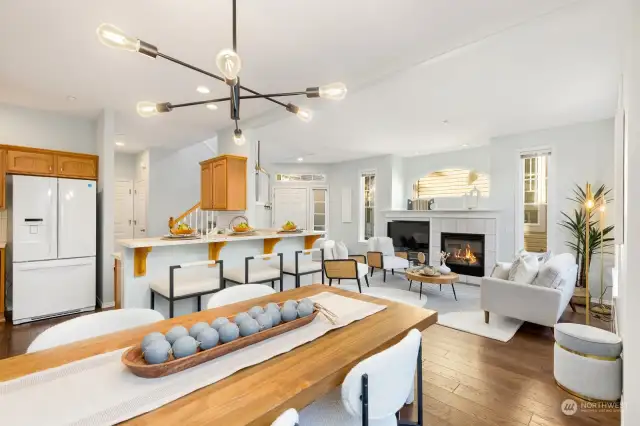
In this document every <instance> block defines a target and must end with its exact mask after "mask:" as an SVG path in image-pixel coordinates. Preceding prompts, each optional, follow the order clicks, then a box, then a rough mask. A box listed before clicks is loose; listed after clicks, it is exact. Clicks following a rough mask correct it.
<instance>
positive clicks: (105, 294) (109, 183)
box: [96, 109, 116, 306]
mask: <svg viewBox="0 0 640 426" xmlns="http://www.w3.org/2000/svg"><path fill="white" fill-rule="evenodd" d="M115 136H116V132H115V114H114V112H113V111H112V110H109V109H105V110H103V111H102V112H101V113H100V115H99V116H98V121H97V126H96V143H97V145H98V146H97V152H98V155H99V162H98V253H97V259H96V263H97V266H98V273H97V281H98V288H97V293H96V294H97V297H98V299H99V300H100V302H101V306H112V304H113V302H114V295H113V258H112V253H113V249H114V248H113V232H114V223H113V221H114V212H113V209H114V204H115V193H114V184H115V153H114V140H115Z"/></svg>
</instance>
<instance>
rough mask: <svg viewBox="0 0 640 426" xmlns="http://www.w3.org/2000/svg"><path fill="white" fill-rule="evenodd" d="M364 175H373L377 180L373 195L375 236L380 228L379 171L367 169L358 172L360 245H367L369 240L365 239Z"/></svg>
mask: <svg viewBox="0 0 640 426" xmlns="http://www.w3.org/2000/svg"><path fill="white" fill-rule="evenodd" d="M364 175H373V176H374V177H375V178H376V179H375V181H376V182H375V187H374V188H375V190H374V194H373V235H372V236H375V235H377V234H376V228H377V227H378V226H379V224H378V220H376V219H377V218H376V213H377V208H378V171H377V170H376V169H367V170H360V171H359V172H358V204H359V209H358V241H359V242H360V243H367V242H368V240H367V239H366V238H365V235H364V231H365V215H364V207H365V206H364V204H365V202H364V179H363V177H364Z"/></svg>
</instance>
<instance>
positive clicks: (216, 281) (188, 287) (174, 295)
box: [149, 260, 223, 318]
mask: <svg viewBox="0 0 640 426" xmlns="http://www.w3.org/2000/svg"><path fill="white" fill-rule="evenodd" d="M209 265H219V268H218V269H219V271H218V272H219V278H214V277H212V276H211V275H207V274H202V273H201V274H195V273H194V274H191V275H190V276H189V275H186V276H183V277H181V278H180V280H179V281H180V282H179V283H177V284H176V282H175V281H176V280H175V271H176V269H183V268H192V267H194V266H209ZM222 265H223V262H222V260H203V261H200V262H188V263H182V264H180V265H172V266H169V279H168V280H166V279H154V280H153V281H151V282H150V283H149V289H150V290H151V309H154V306H155V295H156V294H157V295H159V296H161V297H162V298H164V299H166V300H168V301H169V318H173V303H174V302H175V301H176V300H182V299H189V298H192V297H197V298H198V312H199V311H200V310H201V309H202V299H201V297H202V296H204V295H205V294H211V293H215V292H217V291H219V290H220V288H221V287H220V283H222V282H223V279H222V277H223V266H222ZM207 271H208V269H207Z"/></svg>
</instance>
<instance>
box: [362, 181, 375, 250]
mask: <svg viewBox="0 0 640 426" xmlns="http://www.w3.org/2000/svg"><path fill="white" fill-rule="evenodd" d="M375 199H376V174H375V173H374V172H363V173H362V174H361V175H360V206H361V209H360V241H366V240H368V239H369V238H371V237H373V234H374V228H375V214H376V211H375Z"/></svg>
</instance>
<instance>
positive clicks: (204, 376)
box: [0, 292, 386, 426]
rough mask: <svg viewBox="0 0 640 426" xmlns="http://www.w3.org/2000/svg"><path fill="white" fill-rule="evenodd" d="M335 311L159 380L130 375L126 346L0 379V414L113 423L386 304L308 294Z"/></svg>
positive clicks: (25, 420)
mask: <svg viewBox="0 0 640 426" xmlns="http://www.w3.org/2000/svg"><path fill="white" fill-rule="evenodd" d="M311 299H313V300H314V301H316V302H318V303H320V304H322V305H323V306H325V307H326V308H327V309H329V310H330V311H332V312H334V313H335V314H336V315H337V316H338V321H337V324H336V325H333V324H331V323H330V322H329V321H328V320H327V319H326V318H325V317H324V316H323V315H322V314H319V315H318V316H316V318H315V319H314V320H313V321H312V322H311V323H310V324H308V325H306V326H303V327H300V328H298V329H295V330H292V331H290V332H287V333H284V334H281V335H280V336H276V337H273V338H271V339H267V340H264V341H262V342H260V343H257V344H254V345H251V346H249V347H246V348H243V349H241V350H239V351H236V352H233V353H231V354H228V355H225V356H222V357H220V358H216V359H214V360H211V361H209V362H206V363H204V364H201V365H199V366H196V367H193V368H190V369H188V370H185V371H183V372H180V373H176V374H172V375H170V376H167V377H161V378H158V379H144V378H140V377H137V376H135V375H133V374H132V373H131V372H129V370H128V369H127V368H126V367H125V366H124V365H123V364H122V362H121V361H120V358H121V355H122V353H123V352H124V351H125V350H126V349H127V348H125V349H119V350H117V351H113V352H108V353H104V354H101V355H97V356H94V357H90V358H86V359H82V360H79V361H74V362H71V363H69V364H65V365H62V366H59V367H55V368H51V369H49V370H45V371H40V372H37V373H33V374H29V375H27V376H23V377H20V378H17V379H14V380H10V381H6V382H2V383H0V413H2V417H3V419H5V420H6V421H7V424H10V425H12V426H18V425H37V424H40V425H45V424H46V425H92V426H93V425H96V426H97V425H111V424H114V423H118V422H122V421H125V420H128V419H131V418H133V417H135V416H139V415H141V414H144V413H147V412H149V411H152V410H154V409H156V408H159V407H161V406H163V405H165V404H168V403H170V402H171V401H174V400H176V399H178V398H181V397H183V396H185V395H187V394H189V393H191V392H194V391H196V390H198V389H200V388H202V387H205V386H208V385H211V384H213V383H216V382H218V381H219V380H222V379H224V378H226V377H228V376H231V375H232V374H234V373H235V372H237V371H239V370H241V369H243V368H246V367H250V366H252V365H256V364H259V363H261V362H264V361H266V360H268V359H270V358H273V357H275V356H277V355H280V354H283V353H286V352H289V351H290V350H292V349H294V348H296V347H298V346H301V345H303V344H305V343H308V342H311V341H313V340H315V339H317V338H319V337H321V336H323V335H324V334H326V333H327V332H329V331H331V330H333V329H336V328H341V327H344V326H346V325H348V324H350V323H352V322H354V321H358V320H360V319H363V318H366V317H368V316H370V315H373V314H375V313H377V312H379V311H381V310H383V309H385V308H386V306H384V305H377V304H374V303H370V302H364V301H361V300H357V299H352V298H349V297H344V296H339V295H336V294H332V293H328V292H324V293H320V294H317V295H315V296H313V297H311Z"/></svg>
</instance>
